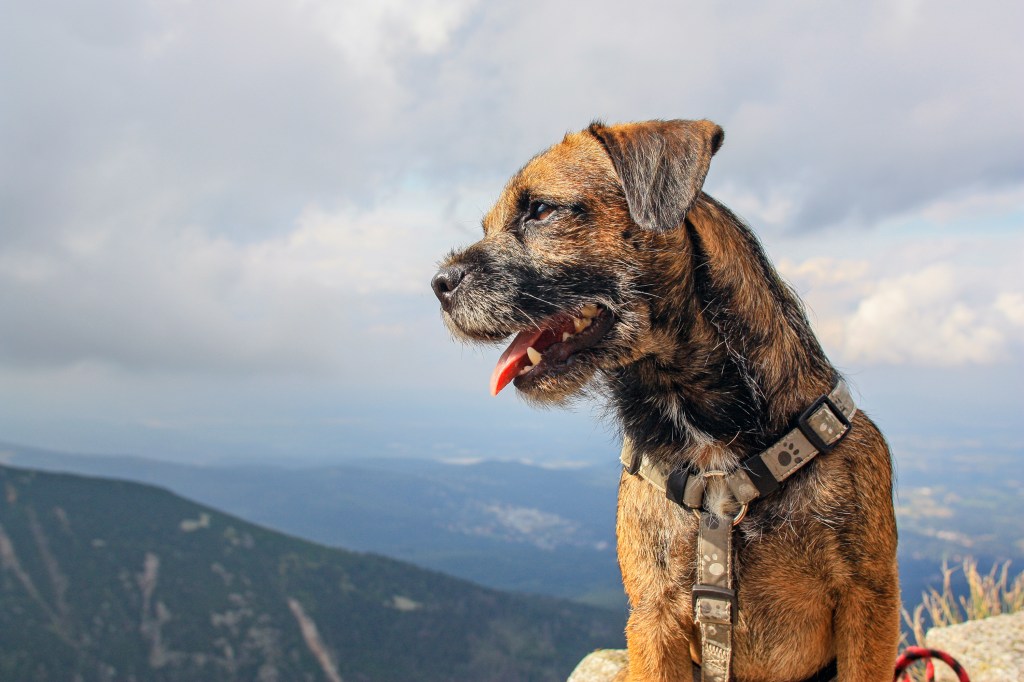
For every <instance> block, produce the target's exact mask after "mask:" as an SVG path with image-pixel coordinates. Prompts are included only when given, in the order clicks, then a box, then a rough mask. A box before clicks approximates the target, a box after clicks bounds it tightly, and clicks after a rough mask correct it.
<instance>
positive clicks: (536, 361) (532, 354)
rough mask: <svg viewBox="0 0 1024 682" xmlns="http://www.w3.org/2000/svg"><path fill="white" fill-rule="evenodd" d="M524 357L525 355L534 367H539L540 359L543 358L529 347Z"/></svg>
mask: <svg viewBox="0 0 1024 682" xmlns="http://www.w3.org/2000/svg"><path fill="white" fill-rule="evenodd" d="M526 355H527V357H529V358H530V362H532V363H533V364H535V365H539V364H540V359H541V358H542V357H544V356H543V355H541V354H540V353H539V352H537V351H536V350H534V348H533V346H530V347H529V348H527V349H526Z"/></svg>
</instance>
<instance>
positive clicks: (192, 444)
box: [0, 0, 1024, 465]
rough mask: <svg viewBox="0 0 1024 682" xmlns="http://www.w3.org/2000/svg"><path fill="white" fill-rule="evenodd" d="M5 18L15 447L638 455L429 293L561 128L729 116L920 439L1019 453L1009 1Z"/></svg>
mask: <svg viewBox="0 0 1024 682" xmlns="http://www.w3.org/2000/svg"><path fill="white" fill-rule="evenodd" d="M2 6H3V15H4V20H3V22H0V441H7V442H13V443H20V444H25V445H34V446H40V447H47V448H54V449H61V450H70V451H74V452H89V453H111V454H135V455H140V456H146V457H155V458H162V459H170V460H175V461H188V462H225V461H259V462H274V463H282V464H289V465H299V464H302V463H308V462H331V461H341V460H351V459H359V458H368V457H381V456H426V457H437V458H446V459H472V458H480V457H502V458H517V459H529V460H532V461H536V462H541V463H545V464H552V465H553V464H569V463H574V462H614V460H615V458H616V455H617V448H618V444H617V443H616V436H615V430H614V427H613V425H611V423H610V421H609V418H608V415H607V414H606V413H605V412H603V411H602V409H601V408H600V406H597V405H591V404H586V403H584V404H580V405H578V406H577V407H576V408H575V409H574V410H571V411H562V410H544V411H538V410H534V409H532V408H528V407H527V406H526V405H524V404H523V403H522V401H520V400H518V399H517V398H516V397H515V395H514V394H513V392H512V391H506V392H504V393H502V394H501V395H500V396H499V397H497V398H491V397H490V396H489V395H488V391H487V386H488V378H489V376H490V371H491V368H492V367H493V364H494V362H495V361H496V359H497V355H498V354H499V353H500V348H493V347H484V348H477V347H471V346H464V345H460V344H458V343H456V342H453V340H452V339H451V338H450V337H449V335H448V333H447V331H446V330H445V329H444V327H443V325H442V323H441V320H440V315H439V310H438V306H437V302H436V300H435V299H434V297H433V294H432V293H431V291H430V288H429V279H430V277H431V275H432V274H433V272H434V270H435V268H436V265H437V262H438V261H439V260H440V259H441V258H442V257H443V256H444V254H445V253H446V252H447V251H448V250H449V249H450V248H452V247H453V246H456V245H465V244H468V243H471V242H472V241H475V240H476V239H477V238H478V235H479V234H480V227H479V223H480V218H481V217H482V215H483V214H484V213H485V212H486V210H487V208H488V207H489V206H490V204H491V202H493V201H494V199H495V198H496V197H497V195H498V193H499V191H500V190H501V188H502V186H503V184H504V182H505V180H506V179H507V178H508V176H509V175H510V174H511V173H513V172H514V171H515V170H516V169H518V168H519V167H520V166H521V165H522V164H523V163H524V162H525V161H526V160H527V159H528V158H530V157H531V156H532V155H533V154H535V153H537V152H539V151H541V150H543V149H544V148H546V147H547V146H549V145H551V144H553V143H555V142H557V141H558V140H559V139H561V136H562V135H563V134H564V133H565V132H567V131H571V130H579V129H581V128H584V127H586V126H587V125H588V124H589V123H590V122H591V121H592V120H595V119H601V120H604V121H606V122H618V121H631V120H645V119H651V118H709V119H712V120H714V121H715V122H717V123H719V124H720V125H721V126H722V127H723V128H724V129H725V131H726V141H725V145H724V146H723V148H722V150H721V151H720V152H719V153H718V155H717V156H716V157H715V159H714V162H713V164H712V167H711V171H710V173H709V175H708V179H707V182H706V184H705V189H706V191H708V192H709V193H710V194H712V195H713V196H715V197H716V198H718V199H719V200H721V201H723V202H724V203H725V204H727V205H728V206H730V207H731V208H733V209H734V210H735V211H736V212H737V213H739V214H740V215H741V216H743V217H744V219H746V220H747V221H748V222H749V223H750V224H751V225H752V226H753V227H754V229H755V230H756V231H757V232H758V234H759V235H760V237H761V239H762V240H763V242H764V244H765V246H766V248H767V250H768V252H769V255H770V256H771V257H772V258H773V260H774V261H775V262H776V264H777V265H778V266H779V269H780V271H781V272H782V274H783V275H784V277H785V278H786V279H787V280H788V281H789V282H790V283H791V284H792V285H793V286H794V287H795V288H796V290H797V291H798V292H799V293H800V294H801V296H803V297H804V300H805V301H806V303H807V305H808V309H809V314H810V317H811V319H812V322H813V324H814V326H815V328H816V330H817V332H818V334H819V336H820V337H821V339H822V340H823V343H824V345H825V347H826V349H827V351H828V352H829V355H830V357H831V358H832V360H833V361H834V363H835V364H836V365H837V366H838V367H839V368H840V369H841V371H843V372H844V373H845V374H846V375H847V377H848V378H849V379H850V380H851V382H852V384H853V385H854V387H855V392H856V394H857V395H858V397H859V399H860V402H861V404H862V405H863V406H864V408H865V409H866V410H867V411H868V412H869V413H871V414H872V416H873V417H875V419H876V420H877V421H878V422H879V423H880V424H881V425H882V427H883V429H884V430H885V431H886V433H887V434H888V436H889V438H890V440H891V442H892V443H893V445H894V449H895V451H896V453H897V457H898V458H899V457H900V456H904V454H903V453H912V454H918V455H923V456H929V453H939V455H941V453H949V452H951V451H961V452H962V451H977V452H986V451H991V450H1000V451H1015V452H1024V450H1022V449H1021V446H1020V445H1018V441H1019V435H1018V433H1017V432H1018V431H1019V424H1020V423H1021V417H1022V415H1024V397H1022V393H1021V391H1020V390H1019V389H1018V386H1019V384H1020V383H1021V380H1022V379H1024V276H1022V270H1024V95H1022V94H1021V88H1020V84H1021V83H1024V47H1022V45H1024V43H1022V42H1021V40H1020V27H1021V26H1024V5H1021V4H1020V3H1018V2H1012V1H1007V2H997V1H990V0H985V1H980V2H973V3H957V2H923V1H918V0H898V1H885V2H870V1H867V2H859V3H818V2H788V3H775V2H756V3H754V2H730V3H710V2H704V3H694V2H679V1H678V0H677V1H674V2H642V1H638V2H631V3H611V2H606V1H604V0H593V1H592V2H589V3H587V4H586V6H585V8H583V6H582V5H580V4H579V3H558V2H550V1H545V2H532V1H523V2H516V3H506V2H487V3H484V2H476V1H474V0H417V1H415V2H413V1H412V0H348V1H346V2H337V1H333V0H281V1H270V0H245V2H240V1H232V0H225V1H224V2H217V3H205V2H193V1H191V0H166V1H161V0H154V1H146V0H103V1H99V2H93V3H86V4H83V3H80V2H75V1H73V0H3V2H2ZM939 455H935V456H939Z"/></svg>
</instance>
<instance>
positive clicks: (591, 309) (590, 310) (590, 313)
mask: <svg viewBox="0 0 1024 682" xmlns="http://www.w3.org/2000/svg"><path fill="white" fill-rule="evenodd" d="M580 312H582V313H583V317H585V318H587V319H590V318H592V317H597V313H598V312H600V308H598V307H597V305H596V304H594V303H588V304H586V305H585V306H583V309H582V310H581V311H580Z"/></svg>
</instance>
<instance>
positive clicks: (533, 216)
mask: <svg viewBox="0 0 1024 682" xmlns="http://www.w3.org/2000/svg"><path fill="white" fill-rule="evenodd" d="M554 212H555V207H554V206H552V205H551V204H546V203H544V202H543V201H531V202H530V210H529V212H528V213H527V214H526V219H527V220H545V219H547V217H548V216H550V215H551V214H552V213H554Z"/></svg>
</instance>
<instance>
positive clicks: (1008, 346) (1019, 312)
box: [780, 232, 1024, 366]
mask: <svg viewBox="0 0 1024 682" xmlns="http://www.w3.org/2000/svg"><path fill="white" fill-rule="evenodd" d="M850 242H852V240H847V243H846V247H847V248H848V249H849V250H851V251H853V253H854V256H853V257H850V258H836V257H813V258H808V259H805V260H801V261H793V260H782V261H781V262H780V270H781V271H782V273H783V275H784V276H785V277H786V278H787V279H788V280H790V281H791V282H793V284H794V285H795V286H796V288H797V290H798V291H799V292H800V293H801V294H802V295H803V297H804V299H805V301H806V302H807V304H808V307H809V308H810V311H811V319H812V323H813V324H814V325H815V327H816V329H817V331H818V333H819V335H820V336H821V338H822V340H823V343H824V344H825V345H826V347H827V348H828V349H830V350H831V351H832V352H833V353H834V354H835V355H836V359H837V360H838V361H839V362H840V363H841V364H844V365H846V366H870V365H916V366H959V365H977V364H997V363H1019V362H1020V361H1021V350H1022V349H1024V325H1022V324H1021V323H1020V322H1021V320H1024V287H1022V285H1021V283H1020V277H1019V268H1020V255H1019V254H1020V253H1024V238H1022V237H1020V236H1019V235H1015V236H1011V237H1000V236H996V237H986V236H979V237H977V238H974V239H970V240H967V239H963V238H949V237H947V238H945V239H934V238H932V239H927V238H920V239H904V240H900V241H894V240H892V239H889V238H887V237H886V236H885V235H884V234H880V233H877V232H876V233H872V234H868V235H865V236H862V237H860V238H858V239H857V242H858V243H857V244H856V245H853V244H851V243H850ZM927 244H930V248H929V247H928V246H926V245H927ZM822 246H823V247H825V248H833V247H835V243H834V242H833V243H831V244H828V243H825V242H823V243H822ZM839 250H845V249H839ZM864 252H869V253H872V254H873V255H874V259H873V260H871V259H868V258H864V257H863V253H864ZM857 256H861V257H857Z"/></svg>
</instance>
